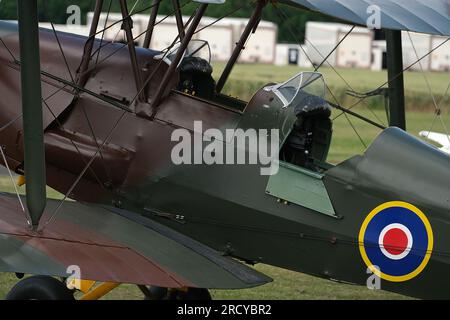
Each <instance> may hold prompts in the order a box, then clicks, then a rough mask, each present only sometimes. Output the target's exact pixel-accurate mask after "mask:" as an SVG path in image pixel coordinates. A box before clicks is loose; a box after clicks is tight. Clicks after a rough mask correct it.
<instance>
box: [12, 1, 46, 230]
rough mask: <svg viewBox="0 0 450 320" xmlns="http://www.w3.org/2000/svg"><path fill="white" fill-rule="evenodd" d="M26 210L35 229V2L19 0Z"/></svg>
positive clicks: (39, 186) (40, 163)
mask: <svg viewBox="0 0 450 320" xmlns="http://www.w3.org/2000/svg"><path fill="white" fill-rule="evenodd" d="M18 13H19V39H20V60H21V68H20V69H21V83H22V112H23V130H24V159H25V174H26V179H27V184H26V192H27V207H28V210H29V214H30V218H31V221H30V222H31V225H32V227H33V229H36V228H37V226H38V225H39V221H40V219H41V216H42V213H43V212H44V209H45V206H46V203H47V194H46V190H45V186H46V177H45V175H46V174H45V151H44V128H43V115H42V91H41V70H40V69H41V65H40V63H41V62H40V55H39V28H38V10H37V0H19V1H18Z"/></svg>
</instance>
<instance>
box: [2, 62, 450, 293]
mask: <svg viewBox="0 0 450 320" xmlns="http://www.w3.org/2000/svg"><path fill="white" fill-rule="evenodd" d="M221 68H223V65H218V66H216V74H218V73H219V72H220V70H221ZM322 71H323V72H324V74H325V78H326V79H327V80H328V82H329V84H330V86H331V87H332V88H334V89H335V90H337V91H342V92H344V91H345V90H344V88H346V85H345V84H343V83H342V81H341V80H340V79H339V78H338V77H337V76H336V75H335V74H334V73H333V71H332V70H330V69H326V68H324V69H323V70H322ZM297 72H299V70H298V68H296V67H282V68H281V67H278V68H275V67H272V66H262V65H256V66H255V65H238V66H237V67H236V68H235V70H234V73H233V75H232V77H231V80H232V81H231V82H230V84H229V85H228V87H227V88H226V90H227V92H229V93H231V94H233V95H240V96H241V97H242V98H244V99H248V98H249V96H250V95H249V93H248V92H251V90H253V91H255V90H256V89H258V88H259V87H261V86H262V85H263V84H265V83H268V82H271V81H274V82H276V81H283V80H286V79H288V78H289V77H291V76H292V75H294V74H295V73H297ZM339 72H340V73H341V74H342V76H343V77H344V78H345V79H347V81H348V82H349V83H350V85H351V86H352V87H353V88H354V89H355V90H362V91H364V90H369V89H373V88H375V87H377V86H379V85H381V84H382V83H383V82H385V79H386V74H385V73H384V72H369V71H364V70H362V71H361V70H339ZM427 77H428V79H429V81H430V83H431V85H432V88H433V89H432V90H433V93H434V94H435V95H436V97H437V98H436V99H437V101H439V103H440V104H439V107H440V108H442V119H443V122H444V124H445V126H446V127H448V128H450V113H449V112H448V109H449V98H448V95H447V96H446V97H445V98H444V99H442V96H443V95H444V93H445V92H446V89H447V86H448V82H449V80H450V77H449V75H448V74H444V73H443V74H436V73H430V74H427ZM406 85H407V97H408V99H410V100H409V101H408V109H409V110H408V112H407V126H408V131H410V132H411V133H413V134H415V135H417V134H418V133H419V132H420V131H421V130H428V129H430V128H431V127H432V124H433V122H434V127H433V128H434V130H435V131H439V132H445V129H444V126H443V125H442V124H441V123H440V122H439V120H437V121H434V120H435V116H434V113H433V103H432V99H431V97H430V94H429V93H428V89H427V87H426V82H425V81H424V79H423V76H422V75H421V74H419V73H407V74H406ZM249 90H250V91H249ZM417 97H420V98H419V99H416V98H417ZM415 99H416V100H415ZM369 105H370V106H372V108H373V109H369V107H368V106H367V105H364V104H363V105H361V106H358V107H356V108H355V109H354V110H355V111H358V112H359V113H361V114H362V115H364V116H367V117H368V118H370V119H372V120H374V121H377V122H381V123H383V124H386V114H385V112H384V110H382V109H381V108H380V107H379V106H378V107H375V108H374V107H373V106H374V105H373V104H369ZM411 106H414V108H412V107H411ZM430 106H431V107H430ZM420 110H421V111H420ZM338 115H339V113H338V112H335V113H334V115H333V117H336V116H338ZM349 119H350V121H351V123H352V125H353V126H354V128H355V129H356V131H358V133H359V134H360V136H361V138H362V139H363V141H364V144H363V143H362V142H361V141H360V139H359V138H358V137H357V135H356V134H355V132H354V130H353V129H352V126H350V124H349ZM349 119H347V118H346V117H345V116H340V117H338V118H337V119H335V121H334V140H333V144H332V148H331V151H330V157H329V159H330V161H331V162H333V163H339V162H341V161H343V160H345V159H347V158H348V157H350V156H352V155H355V154H360V153H362V152H364V150H365V146H367V145H369V144H370V143H371V142H372V141H373V139H374V138H375V137H376V136H377V135H378V134H379V133H380V130H379V129H377V128H374V127H372V126H370V125H368V124H366V123H364V122H362V121H361V120H357V119H354V118H349ZM0 190H2V191H8V192H11V191H13V190H12V188H11V183H10V181H9V179H7V178H1V179H0ZM21 191H22V192H23V188H22V190H21ZM49 194H50V196H52V197H59V196H60V195H58V193H57V192H55V191H53V190H49ZM256 269H258V270H259V271H261V272H264V273H266V274H267V275H269V276H270V277H272V278H274V279H275V281H274V282H273V283H270V284H267V285H265V286H262V287H259V288H254V289H248V290H241V291H213V292H212V294H213V297H214V298H215V299H350V300H354V299H389V300H392V299H406V297H403V296H400V295H395V294H391V293H387V292H383V291H371V290H368V289H366V288H363V287H357V286H350V285H344V284H338V283H334V282H331V281H326V280H322V279H317V278H313V277H310V276H307V275H303V274H299V273H295V272H291V271H286V270H282V269H278V268H274V267H270V266H266V265H259V266H257V267H256ZM15 282H16V279H15V278H14V276H12V275H7V274H4V275H0V298H1V297H3V296H4V295H5V294H6V292H7V291H8V290H9V289H10V288H11V286H12V285H14V283H15ZM141 298H142V297H141V294H140V292H139V291H138V289H136V288H135V287H134V286H128V285H126V286H122V287H120V288H119V289H117V290H115V291H113V292H112V293H111V294H109V295H108V296H106V297H105V299H141Z"/></svg>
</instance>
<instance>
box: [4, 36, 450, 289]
mask: <svg viewBox="0 0 450 320" xmlns="http://www.w3.org/2000/svg"><path fill="white" fill-rule="evenodd" d="M3 40H4V41H5V44H6V45H7V46H8V47H9V48H10V50H11V53H12V55H13V56H14V57H15V58H16V59H18V57H19V56H20V55H19V49H18V48H19V42H18V36H17V35H13V36H9V37H6V38H5V39H3ZM59 40H60V42H61V46H62V49H63V50H64V53H65V56H66V59H67V62H68V66H69V70H70V71H69V70H68V69H67V68H66V66H65V62H64V60H63V57H62V56H61V54H60V51H59V47H58V44H57V42H56V41H55V35H54V34H53V32H52V31H50V30H41V32H40V41H41V57H42V58H41V68H42V70H43V71H44V72H47V73H48V74H52V75H54V76H57V77H59V78H62V79H64V80H66V81H71V77H73V76H74V75H75V74H76V71H77V68H78V66H79V64H80V60H81V57H82V54H83V48H84V45H85V42H86V39H85V38H83V37H78V36H74V35H69V34H63V33H59ZM95 46H96V47H98V46H99V43H98V42H97V43H96V45H95ZM120 47H121V45H120V44H110V45H108V46H105V47H104V48H103V49H102V50H101V51H100V55H99V56H100V58H99V59H98V61H100V62H99V63H98V65H97V68H95V69H94V70H93V71H92V72H91V73H90V74H89V80H88V81H87V83H86V85H85V88H86V89H88V90H89V91H90V92H93V93H95V94H97V95H99V96H101V97H103V98H104V99H107V100H109V101H115V102H116V103H120V104H123V105H124V106H127V107H129V108H130V110H129V111H126V110H122V109H120V108H116V107H114V106H111V105H110V104H109V103H107V102H106V101H104V100H102V99H99V98H98V97H94V96H92V95H91V94H88V93H87V92H79V91H77V90H76V89H74V88H72V87H70V86H65V85H63V84H62V83H61V82H59V81H57V80H55V79H54V78H50V77H48V76H45V75H43V76H42V86H43V98H44V101H45V103H44V104H43V113H44V128H45V148H46V164H47V184H48V185H49V186H50V187H52V188H54V189H56V190H58V191H59V192H61V193H67V192H68V191H70V190H71V189H72V188H71V187H72V185H73V183H74V182H75V180H76V179H77V177H78V175H79V174H80V173H81V172H82V171H83V169H84V168H85V167H86V164H87V163H88V162H89V160H90V159H91V158H92V157H95V161H93V163H92V165H91V166H90V167H89V169H88V170H87V171H86V173H85V174H84V175H83V178H82V179H81V180H80V182H79V183H78V184H77V185H76V187H75V188H73V190H71V193H70V195H69V196H70V197H71V198H72V199H75V200H78V201H84V202H90V203H98V204H100V205H103V204H105V205H113V206H116V207H118V208H122V209H125V210H127V211H129V212H130V216H129V218H130V219H133V217H134V216H138V215H139V216H140V215H143V216H145V217H147V218H148V219H153V220H156V221H157V222H159V223H162V224H165V225H167V226H169V227H171V228H173V229H175V230H177V231H179V232H181V233H183V234H186V235H188V236H190V237H192V238H194V239H196V240H198V241H200V242H202V243H204V244H206V245H209V246H211V247H212V248H214V249H216V250H218V251H221V252H224V253H226V254H228V255H231V256H233V257H236V258H239V259H241V260H244V261H246V262H248V263H265V264H270V265H275V266H279V267H282V268H286V269H290V270H295V271H299V272H303V273H307V274H311V275H315V276H318V277H322V278H327V279H333V280H337V281H343V282H348V283H355V284H361V285H365V284H366V282H367V279H368V278H369V277H370V276H371V274H369V273H368V272H367V270H368V267H369V265H368V264H370V263H368V261H370V262H372V263H374V264H375V263H377V262H378V261H373V260H374V259H375V260H376V259H378V258H379V259H381V260H380V263H381V264H383V263H385V261H384V260H382V259H385V257H384V258H380V257H378V258H377V257H376V256H375V255H374V256H371V255H370V252H369V253H368V252H367V251H369V250H370V248H369V247H370V244H373V243H368V244H367V243H366V242H365V241H366V238H365V237H366V236H367V237H369V234H368V232H371V231H370V228H371V221H369V220H367V218H368V217H369V218H370V215H369V214H370V213H371V212H373V210H374V209H376V208H377V207H379V206H380V205H383V204H386V203H388V206H389V204H391V205H392V206H394V207H395V206H402V205H405V206H407V204H410V205H413V206H414V208H418V209H420V211H421V212H422V213H423V215H425V216H426V218H427V220H428V221H429V224H430V226H431V230H432V235H431V238H429V236H430V229H427V228H426V234H425V235H426V236H428V238H427V239H422V238H421V239H419V240H416V238H415V233H414V232H415V231H414V230H413V229H414V227H413V226H412V227H410V229H411V230H410V231H411V233H412V234H413V237H414V240H415V242H414V243H415V244H420V241H422V242H424V243H425V247H423V246H419V247H418V248H417V250H413V249H412V248H407V249H405V250H408V252H407V255H408V256H409V257H417V259H419V260H420V259H422V261H425V263H423V262H422V263H418V265H417V268H415V267H414V265H413V266H412V267H411V266H410V265H407V266H405V265H402V263H401V262H398V263H397V262H396V261H394V262H393V263H394V264H392V265H389V268H391V269H392V270H391V269H389V274H391V276H389V275H388V276H386V274H384V275H382V281H381V288H382V289H384V290H389V291H393V292H398V293H403V294H406V295H410V296H416V297H424V298H427V297H436V298H449V297H450V290H449V289H448V287H449V285H450V275H449V273H448V272H447V271H448V269H447V268H448V267H449V265H450V256H449V254H450V249H449V246H448V244H449V243H450V232H449V223H450V212H449V206H450V187H449V183H448V181H450V171H449V168H450V158H449V157H448V156H447V155H445V154H443V153H441V152H440V151H438V150H437V149H435V148H434V147H432V146H429V145H427V144H425V143H423V142H421V141H419V140H417V139H416V138H414V137H412V136H410V135H408V134H407V133H405V132H403V131H401V130H399V129H396V128H390V129H387V130H385V131H384V132H383V133H382V134H381V135H380V136H379V137H378V138H377V139H376V140H375V142H374V143H373V145H372V146H371V147H370V148H369V149H368V150H367V152H366V153H365V154H364V155H362V156H355V157H353V158H351V159H349V160H348V161H345V162H343V163H342V164H340V165H337V166H331V165H327V164H326V163H323V161H322V162H321V161H318V164H317V167H316V168H317V170H312V169H311V168H306V167H302V166H301V165H298V164H296V163H289V162H288V161H281V162H280V168H279V171H278V173H277V174H276V175H274V176H265V175H261V170H260V169H261V165H258V164H242V165H238V164H236V165H222V164H213V165H206V164H197V165H194V164H191V165H188V164H183V165H177V164H175V163H173V161H172V157H171V156H172V151H173V148H174V147H175V146H176V145H177V143H178V142H179V141H172V140H173V139H172V133H173V132H174V130H177V129H183V128H184V129H187V130H188V131H189V132H191V133H192V135H194V129H195V128H194V122H195V121H201V122H202V130H203V132H202V133H201V134H203V133H204V132H205V131H206V130H208V129H212V128H214V129H218V130H219V131H221V132H225V131H226V130H227V129H234V130H236V129H243V130H246V129H249V128H252V129H256V130H259V129H268V130H270V129H279V130H280V139H279V140H280V141H279V144H280V148H283V147H285V144H286V143H287V142H286V141H287V140H288V137H289V136H290V135H291V134H293V132H294V131H295V126H294V123H295V122H296V121H297V117H296V115H295V113H294V111H293V108H283V105H282V103H281V102H280V100H279V99H278V98H277V96H276V95H274V93H273V92H271V91H268V90H264V89H261V90H259V91H258V92H257V93H256V94H255V95H254V97H253V98H252V99H251V101H250V102H248V103H244V102H242V101H240V100H237V99H233V98H230V97H227V96H225V95H214V94H213V95H211V96H208V97H207V98H205V97H201V96H199V95H198V94H195V95H194V94H192V92H187V93H186V92H180V91H179V90H177V88H178V83H179V81H180V80H179V79H180V78H181V77H182V75H180V74H179V72H177V73H176V74H174V75H173V78H172V80H171V82H170V85H169V86H168V87H167V90H166V92H165V93H164V97H163V100H162V102H161V104H160V105H159V106H158V109H157V112H156V116H155V117H154V118H152V117H150V116H149V115H150V114H151V113H152V110H153V109H152V108H153V107H154V106H152V104H151V100H152V95H153V94H154V92H155V90H156V88H157V86H158V84H159V80H160V78H161V77H162V76H163V74H164V73H165V71H166V70H167V68H168V65H167V64H166V63H165V62H162V63H161V62H160V61H159V60H157V59H155V55H156V54H157V53H156V52H154V51H151V50H146V49H138V50H137V54H138V61H139V66H140V68H141V72H142V75H143V78H145V77H146V76H149V75H151V74H152V73H154V77H153V80H152V81H151V82H150V83H149V84H148V86H147V88H146V95H147V96H148V98H149V102H148V103H143V102H136V103H132V104H129V103H130V102H132V101H135V99H134V97H135V95H136V88H135V86H134V81H133V74H132V70H131V67H130V66H129V62H128V59H129V58H128V51H127V49H126V48H123V47H122V49H120ZM117 50H118V51H117ZM114 51H117V53H115V54H114V55H112V56H111V58H109V59H107V60H105V61H102V60H103V59H102V58H103V57H106V56H108V55H110V54H112V53H113V52H114ZM94 61H95V59H94V58H93V61H92V63H95V62H94ZM0 92H1V97H2V98H1V100H0V125H1V126H2V130H1V134H0V143H1V144H2V146H3V147H4V150H5V152H6V155H7V157H8V163H9V166H10V167H11V168H12V169H14V170H15V171H16V172H19V173H23V134H22V132H23V128H22V121H21V118H20V115H21V107H20V105H21V103H20V102H21V98H20V65H19V64H17V63H15V62H14V60H13V59H12V57H11V56H10V55H9V54H8V52H7V51H5V50H3V51H0ZM224 136H225V135H224ZM224 140H225V141H221V142H220V143H221V144H223V145H227V144H229V143H230V141H226V139H224ZM105 141H106V142H105ZM203 143H204V146H203V147H206V146H207V145H208V144H209V142H207V141H204V142H203ZM99 148H100V150H101V152H99V153H98V152H97V151H98V149H99ZM316 160H322V159H316ZM25 174H26V173H25ZM394 201H396V202H394ZM131 212H133V213H131ZM420 217H421V216H420ZM391 218H392V216H388V218H386V219H388V220H389V219H391ZM392 219H393V220H392V223H394V222H396V220H395V219H394V218H392ZM397 222H398V221H397ZM392 223H391V224H392ZM405 223H406V222H405ZM364 228H365V229H364ZM364 230H365V231H366V233H364ZM373 232H375V231H373ZM417 237H419V238H420V237H423V234H420V235H418V236H417ZM381 240H383V239H381ZM367 241H368V242H370V241H369V240H367ZM430 244H431V246H430ZM148 245H149V246H151V245H152V244H151V243H149V244H148ZM366 245H367V248H366ZM375 245H376V246H378V245H379V243H376V244H375ZM362 248H363V250H362ZM387 249H389V248H387ZM391 249H392V248H391ZM395 250H396V249H395V248H394V249H392V250H390V252H391V253H392V252H393V253H392V255H393V256H395V255H396V252H395ZM398 250H400V249H398ZM424 250H425V251H424ZM388 251H389V250H388ZM363 252H365V256H364V254H363ZM420 255H423V257H420ZM388 256H389V255H388ZM365 257H366V258H365ZM367 257H368V258H367ZM393 260H395V259H393ZM398 261H400V260H398ZM419 262H420V261H419ZM386 263H388V262H386ZM413 263H415V262H414V261H413V262H411V264H413ZM384 268H385V267H384V265H382V266H381V271H382V272H383V271H384ZM386 268H388V266H386ZM408 268H411V270H409V269H408Z"/></svg>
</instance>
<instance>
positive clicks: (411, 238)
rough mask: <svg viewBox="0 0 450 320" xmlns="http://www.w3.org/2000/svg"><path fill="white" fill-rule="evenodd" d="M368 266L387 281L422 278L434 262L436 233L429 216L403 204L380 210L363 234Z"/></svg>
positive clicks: (369, 218) (389, 204) (386, 205)
mask: <svg viewBox="0 0 450 320" xmlns="http://www.w3.org/2000/svg"><path fill="white" fill-rule="evenodd" d="M359 250H360V252H361V256H362V258H363V260H364V262H365V264H366V265H367V266H368V267H369V268H370V269H371V270H372V272H374V273H375V274H378V275H380V277H381V278H382V279H384V280H388V281H392V282H403V281H407V280H410V279H412V278H414V277H416V276H417V275H419V274H420V273H421V272H422V271H423V269H424V268H425V267H426V265H427V263H428V261H429V260H430V257H431V253H432V250H433V231H432V229H431V225H430V222H429V221H428V219H427V217H426V216H425V214H424V213H423V212H422V211H420V210H419V209H418V208H417V207H415V206H413V205H411V204H409V203H406V202H400V201H393V202H387V203H384V204H382V205H380V206H378V207H376V208H375V209H374V210H373V211H372V212H371V213H370V214H369V215H368V216H367V217H366V219H365V220H364V222H363V224H362V226H361V229H360V232H359Z"/></svg>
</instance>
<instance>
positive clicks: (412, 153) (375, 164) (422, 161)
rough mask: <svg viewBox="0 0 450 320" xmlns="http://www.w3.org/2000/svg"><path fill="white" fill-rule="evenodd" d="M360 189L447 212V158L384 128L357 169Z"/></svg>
mask: <svg viewBox="0 0 450 320" xmlns="http://www.w3.org/2000/svg"><path fill="white" fill-rule="evenodd" d="M356 171H357V179H358V181H359V184H361V187H363V188H364V189H369V190H371V192H375V193H378V194H389V197H390V198H392V200H406V201H411V202H413V203H416V204H420V205H422V206H424V207H429V208H434V209H437V210H438V211H439V212H448V211H449V208H450V156H449V155H447V154H445V153H444V152H442V151H440V150H439V149H437V148H436V147H434V146H432V145H430V144H428V143H426V142H424V141H422V140H419V139H418V138H416V137H414V136H412V135H410V134H408V133H406V132H404V131H403V130H400V129H398V128H388V129H386V130H385V131H383V133H381V134H380V136H379V137H378V138H377V139H376V140H375V141H374V143H373V144H372V145H371V146H370V148H369V149H368V150H367V151H366V152H365V155H364V156H363V157H362V158H361V161H360V162H359V163H358V165H357V170H356Z"/></svg>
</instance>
